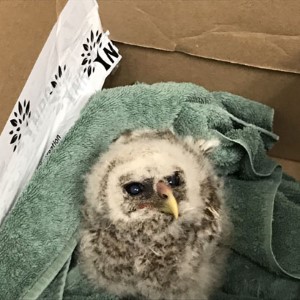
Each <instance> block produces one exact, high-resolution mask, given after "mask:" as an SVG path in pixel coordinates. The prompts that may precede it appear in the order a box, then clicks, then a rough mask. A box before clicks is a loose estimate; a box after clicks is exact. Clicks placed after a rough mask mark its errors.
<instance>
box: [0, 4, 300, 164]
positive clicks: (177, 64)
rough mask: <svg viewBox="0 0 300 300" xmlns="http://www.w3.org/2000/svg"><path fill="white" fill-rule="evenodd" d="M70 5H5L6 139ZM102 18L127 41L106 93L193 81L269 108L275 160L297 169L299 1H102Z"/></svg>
mask: <svg viewBox="0 0 300 300" xmlns="http://www.w3.org/2000/svg"><path fill="white" fill-rule="evenodd" d="M66 1H67V0H56V1H54V0H43V1H40V0H26V1H24V0H11V1H0V28H1V29H0V54H1V58H2V59H1V60H0V93H1V98H0V99H1V100H0V130H2V128H3V126H4V124H5V122H6V120H7V118H8V115H9V114H10V112H11V110H12V108H13V106H14V104H15V102H16V100H17V98H18V96H19V94H20V92H21V90H22V88H23V86H24V84H25V82H26V79H27V77H28V75H29V74H30V71H31V69H32V67H33V65H34V63H35V61H36V59H37V57H38V54H39V53H40V51H41V49H42V47H43V45H44V43H45V41H46V39H47V37H48V35H49V32H50V30H51V28H52V27H53V25H54V23H55V21H56V19H57V16H58V14H59V12H60V11H61V10H62V8H63V6H64V4H65V3H66ZM78 1H79V0H78ZM287 4H288V5H287ZM99 11H100V16H101V21H102V24H103V27H104V29H109V31H110V32H111V38H112V39H113V40H115V41H121V42H122V43H117V46H118V47H119V49H120V52H121V53H122V56H123V60H122V62H121V65H120V68H119V69H118V71H117V72H116V74H115V75H114V76H113V77H111V78H109V81H108V82H107V83H106V86H118V85H125V84H131V83H133V82H135V81H143V82H148V83H153V82H158V81H170V80H172V81H177V82H182V81H191V82H195V83H198V84H200V85H202V86H204V87H206V88H207V89H209V90H223V91H229V92H232V93H235V94H238V95H242V96H244V97H248V98H250V99H254V100H257V101H260V102H263V103H266V104H268V105H270V106H272V107H274V108H275V124H274V129H275V132H276V133H277V134H279V135H280V137H281V139H280V142H279V143H278V144H277V145H276V146H275V148H274V149H273V150H272V151H271V155H273V156H277V157H280V158H284V159H285V161H286V160H295V161H297V160H298V161H300V138H299V137H300V121H299V119H300V105H299V100H298V99H299V97H298V95H300V75H299V74H300V47H299V46H300V44H299V39H300V18H299V13H300V1H298V0H289V1H288V2H285V1H280V0H279V1H278V0H272V1H269V0H266V1H257V0H254V1H243V0H228V1H219V0H213V1H208V0H202V1H179V0H165V1H144V0H122V1H121V0H110V1H104V0H100V1H99ZM131 44H132V45H139V47H135V46H131ZM154 48H156V49H162V50H164V51H160V50H155V49H154ZM251 66H252V67H251ZM272 70H279V71H272ZM290 164H292V165H293V164H297V163H295V162H290ZM297 170H299V169H297Z"/></svg>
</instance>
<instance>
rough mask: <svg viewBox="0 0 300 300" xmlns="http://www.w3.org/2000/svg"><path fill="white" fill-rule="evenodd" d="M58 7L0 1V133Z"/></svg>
mask: <svg viewBox="0 0 300 300" xmlns="http://www.w3.org/2000/svg"><path fill="white" fill-rule="evenodd" d="M62 6H63V3H60V1H58V2H56V1H53V0H43V1H39V0H26V1H24V0H11V1H0V55H1V60H0V132H1V131H2V128H3V127H4V125H5V123H6V121H7V118H8V116H9V114H10V113H11V111H12V109H13V106H14V105H15V103H16V101H17V99H18V97H19V95H20V93H21V91H22V89H23V87H24V85H25V82H26V80H27V78H28V76H29V74H30V72H31V70H32V68H33V65H34V63H35V61H36V59H37V57H38V55H39V53H40V51H41V50H42V48H43V46H44V43H45V42H46V40H47V38H48V35H49V33H50V31H51V29H52V27H53V25H54V23H55V22H56V19H57V15H58V14H59V11H60V10H61V9H62Z"/></svg>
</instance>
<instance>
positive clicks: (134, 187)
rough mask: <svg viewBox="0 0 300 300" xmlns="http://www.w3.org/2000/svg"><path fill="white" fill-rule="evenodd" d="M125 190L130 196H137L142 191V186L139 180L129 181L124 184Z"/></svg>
mask: <svg viewBox="0 0 300 300" xmlns="http://www.w3.org/2000/svg"><path fill="white" fill-rule="evenodd" d="M124 188H125V190H126V192H127V193H128V194H129V195H131V196H137V195H139V194H141V193H142V192H143V191H144V186H143V185H142V184H141V183H139V182H131V183H128V184H126V185H125V186H124Z"/></svg>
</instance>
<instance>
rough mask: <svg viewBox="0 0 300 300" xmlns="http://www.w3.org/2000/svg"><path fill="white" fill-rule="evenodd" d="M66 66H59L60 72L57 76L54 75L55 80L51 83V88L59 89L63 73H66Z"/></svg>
mask: <svg viewBox="0 0 300 300" xmlns="http://www.w3.org/2000/svg"><path fill="white" fill-rule="evenodd" d="M66 68H67V67H66V65H64V66H63V67H62V66H58V72H57V74H55V75H54V78H55V79H54V80H52V81H51V86H52V88H53V90H54V89H55V88H56V87H57V84H58V82H59V80H60V78H61V77H62V75H63V73H64V72H65V71H66ZM53 90H52V91H51V92H50V95H51V94H52V93H53Z"/></svg>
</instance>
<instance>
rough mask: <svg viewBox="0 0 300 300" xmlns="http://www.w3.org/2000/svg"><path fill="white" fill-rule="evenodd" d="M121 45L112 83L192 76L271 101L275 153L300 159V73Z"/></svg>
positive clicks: (212, 85) (209, 85)
mask: <svg viewBox="0 0 300 300" xmlns="http://www.w3.org/2000/svg"><path fill="white" fill-rule="evenodd" d="M116 46H117V47H118V48H119V50H120V52H121V53H122V56H123V59H122V63H121V64H120V67H119V69H118V70H117V71H116V73H115V75H114V76H112V77H110V78H108V80H107V82H106V86H107V87H113V86H119V85H126V84H132V83H134V82H135V81H141V82H146V83H154V82H159V81H175V82H184V81H187V82H194V83H197V84H200V85H202V86H204V87H205V88H207V89H208V90H211V91H228V92H231V93H234V94H237V95H241V96H244V97H247V98H249V99H253V100H256V101H259V102H262V103H265V104H267V105H269V106H271V107H273V108H274V109H275V122H274V131H275V133H277V134H278V135H279V136H280V141H279V142H278V143H277V144H276V146H275V147H274V148H273V149H272V151H271V155H273V156H277V157H281V158H286V159H291V160H297V161H300V105H299V97H300V96H299V95H300V75H297V74H287V73H282V72H275V71H268V70H263V69H257V68H253V67H245V66H240V65H235V64H228V63H225V62H219V61H213V60H207V59H202V58H196V57H194V56H191V55H186V54H183V53H178V52H172V53H170V52H165V51H160V50H154V49H148V48H142V47H136V46H130V45H125V44H121V43H116Z"/></svg>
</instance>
